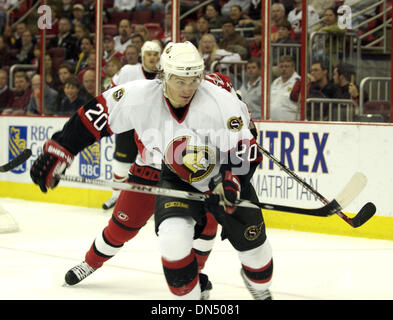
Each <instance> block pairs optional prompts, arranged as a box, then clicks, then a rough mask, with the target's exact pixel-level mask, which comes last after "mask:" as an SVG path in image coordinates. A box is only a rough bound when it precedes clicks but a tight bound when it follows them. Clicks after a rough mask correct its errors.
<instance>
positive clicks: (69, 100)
mask: <svg viewBox="0 0 393 320" xmlns="http://www.w3.org/2000/svg"><path fill="white" fill-rule="evenodd" d="M85 102H86V101H85V100H84V99H83V96H82V94H81V85H80V83H79V81H78V80H77V79H76V78H75V77H74V76H71V77H69V78H68V79H67V80H66V81H65V83H64V92H63V99H62V101H61V103H60V105H59V108H58V110H57V115H60V116H71V115H73V114H74V113H75V111H76V110H78V109H79V107H80V106H82V105H83V104H84V103H85Z"/></svg>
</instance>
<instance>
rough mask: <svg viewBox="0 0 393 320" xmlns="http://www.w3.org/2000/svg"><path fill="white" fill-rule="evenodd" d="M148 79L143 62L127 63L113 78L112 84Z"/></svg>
mask: <svg viewBox="0 0 393 320" xmlns="http://www.w3.org/2000/svg"><path fill="white" fill-rule="evenodd" d="M142 79H147V78H146V76H145V73H144V72H143V68H142V65H141V64H126V65H124V66H123V67H122V68H121V69H120V71H119V72H118V73H116V74H115V75H114V76H113V78H112V86H117V85H120V84H125V83H126V82H129V81H134V80H142Z"/></svg>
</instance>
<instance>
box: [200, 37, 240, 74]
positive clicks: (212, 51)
mask: <svg viewBox="0 0 393 320" xmlns="http://www.w3.org/2000/svg"><path fill="white" fill-rule="evenodd" d="M198 50H199V52H200V54H201V56H202V58H203V61H204V62H205V70H206V71H207V72H210V71H211V64H212V63H213V62H214V61H220V65H222V66H224V67H225V66H226V65H225V63H231V62H237V61H240V60H241V58H240V55H239V54H237V53H233V52H229V51H226V50H224V49H220V48H219V47H218V45H217V43H216V38H215V37H214V36H213V35H212V34H211V33H208V34H205V35H204V36H202V38H201V40H200V41H199V45H198Z"/></svg>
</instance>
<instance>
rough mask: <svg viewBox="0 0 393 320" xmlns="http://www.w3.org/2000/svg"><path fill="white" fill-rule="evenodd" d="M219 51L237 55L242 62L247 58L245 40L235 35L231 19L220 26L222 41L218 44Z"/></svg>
mask: <svg viewBox="0 0 393 320" xmlns="http://www.w3.org/2000/svg"><path fill="white" fill-rule="evenodd" d="M218 46H219V48H220V49H225V50H227V51H231V52H236V53H238V54H239V55H240V56H241V58H242V59H243V60H246V59H247V57H248V55H249V54H248V43H247V40H246V39H245V38H243V37H242V36H241V35H240V34H238V33H236V31H235V25H234V23H233V21H232V20H231V19H227V20H225V21H224V23H223V25H222V39H221V40H220V41H219V42H218Z"/></svg>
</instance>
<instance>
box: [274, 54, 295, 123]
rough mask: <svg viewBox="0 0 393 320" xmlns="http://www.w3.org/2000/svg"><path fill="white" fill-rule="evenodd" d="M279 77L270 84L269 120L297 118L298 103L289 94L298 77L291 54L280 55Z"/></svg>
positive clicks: (291, 119)
mask: <svg viewBox="0 0 393 320" xmlns="http://www.w3.org/2000/svg"><path fill="white" fill-rule="evenodd" d="M279 70H280V77H279V78H277V79H276V80H274V81H273V82H272V84H271V86H270V117H269V118H270V120H288V121H293V120H299V114H298V104H297V103H296V102H294V101H292V100H291V99H290V98H289V96H290V94H291V91H292V88H293V86H294V85H295V83H296V82H297V81H298V80H299V79H300V77H299V75H298V74H297V73H296V71H295V61H294V59H293V57H291V56H281V57H280V61H279Z"/></svg>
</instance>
